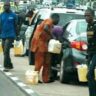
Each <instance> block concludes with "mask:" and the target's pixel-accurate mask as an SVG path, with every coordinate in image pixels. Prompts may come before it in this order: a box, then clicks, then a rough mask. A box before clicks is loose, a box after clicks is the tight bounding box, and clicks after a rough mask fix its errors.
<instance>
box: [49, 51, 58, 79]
mask: <svg viewBox="0 0 96 96" xmlns="http://www.w3.org/2000/svg"><path fill="white" fill-rule="evenodd" d="M57 60H58V58H57V54H53V53H52V54H51V77H50V79H51V80H56V79H57V70H55V69H53V68H54V67H56V66H57Z"/></svg>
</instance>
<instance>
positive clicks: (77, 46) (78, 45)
mask: <svg viewBox="0 0 96 96" xmlns="http://www.w3.org/2000/svg"><path fill="white" fill-rule="evenodd" d="M71 47H72V48H75V49H78V50H82V51H85V50H87V44H86V43H85V42H82V41H73V42H71Z"/></svg>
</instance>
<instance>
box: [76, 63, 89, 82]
mask: <svg viewBox="0 0 96 96" xmlns="http://www.w3.org/2000/svg"><path fill="white" fill-rule="evenodd" d="M77 72H78V79H79V81H80V82H87V73H88V67H87V65H86V64H82V65H78V66H77Z"/></svg>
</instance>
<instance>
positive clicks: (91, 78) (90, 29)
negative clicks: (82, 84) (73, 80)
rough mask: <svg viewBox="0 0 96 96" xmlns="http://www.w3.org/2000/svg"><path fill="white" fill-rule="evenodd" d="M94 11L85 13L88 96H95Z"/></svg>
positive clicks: (89, 10) (95, 23)
mask: <svg viewBox="0 0 96 96" xmlns="http://www.w3.org/2000/svg"><path fill="white" fill-rule="evenodd" d="M94 16H95V14H94V11H93V10H92V9H87V10H86V11H85V19H86V22H87V23H88V26H87V39H88V50H87V52H88V64H89V70H88V75H87V78H88V86H89V96H96V80H95V74H94V70H95V67H96V22H95V21H94Z"/></svg>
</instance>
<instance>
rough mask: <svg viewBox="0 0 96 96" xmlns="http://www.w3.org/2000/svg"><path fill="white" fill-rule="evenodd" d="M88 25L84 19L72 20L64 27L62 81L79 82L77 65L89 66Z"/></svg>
mask: <svg viewBox="0 0 96 96" xmlns="http://www.w3.org/2000/svg"><path fill="white" fill-rule="evenodd" d="M86 29H87V23H86V21H85V20H83V19H75V20H71V21H70V22H69V23H68V24H66V26H65V27H64V34H63V40H62V44H63V49H62V51H63V56H62V60H61V66H60V81H61V82H62V83H63V82H66V83H68V82H70V81H71V80H78V78H77V77H78V76H77V65H80V64H87V60H86V56H87V52H86V50H87V33H86Z"/></svg>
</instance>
